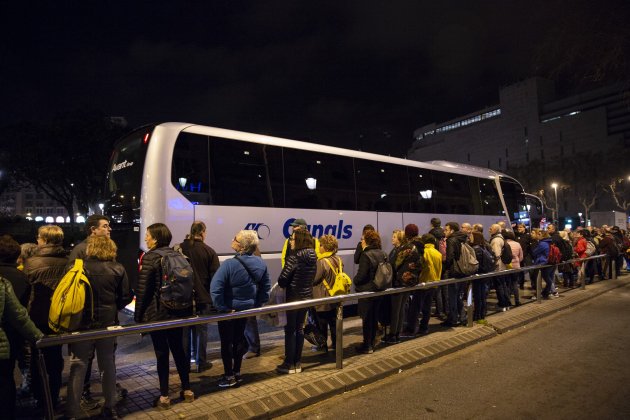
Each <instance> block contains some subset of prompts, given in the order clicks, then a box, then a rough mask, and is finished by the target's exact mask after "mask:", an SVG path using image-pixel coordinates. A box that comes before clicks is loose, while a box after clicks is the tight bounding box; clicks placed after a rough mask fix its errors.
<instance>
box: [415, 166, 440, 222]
mask: <svg viewBox="0 0 630 420" xmlns="http://www.w3.org/2000/svg"><path fill="white" fill-rule="evenodd" d="M431 177H432V174H431V171H430V170H428V169H421V168H409V182H410V184H411V188H410V189H411V194H410V198H411V211H413V212H418V213H433V212H434V200H435V195H434V194H433V181H432V179H431Z"/></svg>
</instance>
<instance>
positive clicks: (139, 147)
mask: <svg viewBox="0 0 630 420" xmlns="http://www.w3.org/2000/svg"><path fill="white" fill-rule="evenodd" d="M152 129H153V127H151V128H148V129H146V130H138V131H136V132H134V133H132V134H130V135H129V136H128V137H126V138H125V139H123V140H121V141H120V142H118V144H117V146H116V149H115V150H114V153H113V155H112V159H111V162H110V167H109V173H108V177H107V187H108V192H109V197H108V198H109V201H108V203H107V209H108V212H109V213H110V214H112V215H114V214H115V215H116V217H114V219H115V220H114V221H116V222H123V221H125V222H132V221H134V219H135V218H136V217H135V216H134V212H133V209H137V208H138V207H139V206H140V188H141V185H142V171H143V169H144V161H145V158H146V152H147V148H146V145H145V143H144V142H143V139H144V138H145V136H149V135H150V134H151V131H152Z"/></svg>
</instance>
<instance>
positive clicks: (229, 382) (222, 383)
mask: <svg viewBox="0 0 630 420" xmlns="http://www.w3.org/2000/svg"><path fill="white" fill-rule="evenodd" d="M237 383H238V382H237V381H236V376H225V375H223V376H222V377H221V379H220V380H219V388H230V387H233V386H234V385H236V384H237Z"/></svg>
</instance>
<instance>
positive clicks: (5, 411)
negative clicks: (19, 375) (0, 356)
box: [0, 358, 15, 419]
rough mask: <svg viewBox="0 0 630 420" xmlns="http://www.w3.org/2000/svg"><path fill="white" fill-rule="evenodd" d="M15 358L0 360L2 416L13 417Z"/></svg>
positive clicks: (0, 404)
mask: <svg viewBox="0 0 630 420" xmlns="http://www.w3.org/2000/svg"><path fill="white" fill-rule="evenodd" d="M14 368H15V359H14V358H10V359H5V360H0V407H2V418H5V419H14V418H15V378H14V377H13V369H14Z"/></svg>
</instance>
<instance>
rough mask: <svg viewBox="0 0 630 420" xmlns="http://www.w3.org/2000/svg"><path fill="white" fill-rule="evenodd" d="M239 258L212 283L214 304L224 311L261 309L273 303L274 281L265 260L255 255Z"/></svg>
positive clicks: (227, 263) (226, 264)
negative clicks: (270, 301) (266, 304)
mask: <svg viewBox="0 0 630 420" xmlns="http://www.w3.org/2000/svg"><path fill="white" fill-rule="evenodd" d="M237 256H238V259H236V258H230V259H228V260H225V261H224V262H223V264H221V266H220V267H219V269H218V270H217V272H216V273H215V274H214V277H213V278H212V282H211V283H210V294H211V296H212V302H213V304H214V306H215V308H216V309H217V310H218V311H220V312H229V311H232V310H234V311H244V310H246V309H251V308H258V307H260V306H262V305H263V304H264V303H266V302H267V301H268V300H269V292H270V290H271V281H270V280H269V273H268V272H267V265H266V264H265V262H264V261H263V259H262V258H260V257H257V256H255V255H251V254H238V255H237ZM239 260H241V261H242V264H241V262H239ZM243 264H245V266H247V269H249V271H250V272H251V273H252V275H251V276H250V275H249V273H248V272H247V269H246V268H245V267H244V266H243ZM252 276H253V277H254V278H252Z"/></svg>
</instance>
